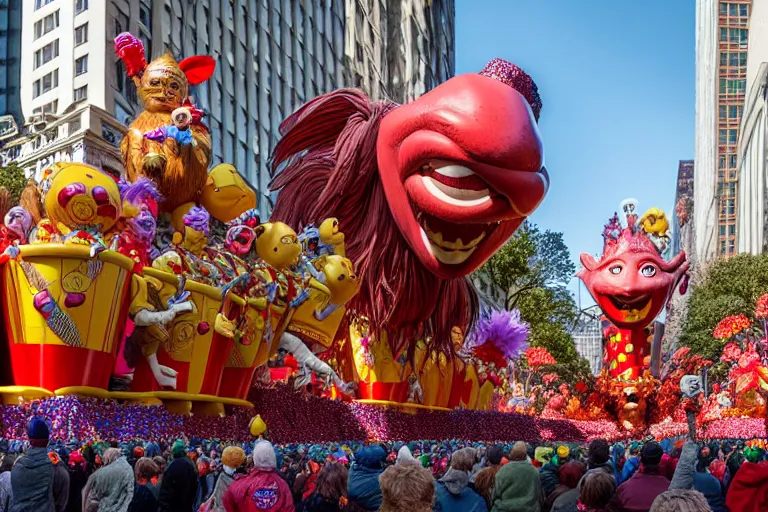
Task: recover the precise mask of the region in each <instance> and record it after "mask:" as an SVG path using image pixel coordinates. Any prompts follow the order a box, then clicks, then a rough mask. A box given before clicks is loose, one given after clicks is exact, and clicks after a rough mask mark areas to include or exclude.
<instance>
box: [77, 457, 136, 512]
mask: <svg viewBox="0 0 768 512" xmlns="http://www.w3.org/2000/svg"><path fill="white" fill-rule="evenodd" d="M133 487H134V480H133V468H132V467H131V465H130V464H128V461H127V460H126V458H125V457H118V458H117V460H115V461H114V462H113V463H111V464H108V465H106V466H104V467H103V468H100V469H98V470H97V471H96V472H95V473H94V474H92V475H91V476H90V478H88V482H87V483H86V484H85V487H84V488H83V512H126V511H127V510H128V506H129V505H130V504H131V500H132V499H133Z"/></svg>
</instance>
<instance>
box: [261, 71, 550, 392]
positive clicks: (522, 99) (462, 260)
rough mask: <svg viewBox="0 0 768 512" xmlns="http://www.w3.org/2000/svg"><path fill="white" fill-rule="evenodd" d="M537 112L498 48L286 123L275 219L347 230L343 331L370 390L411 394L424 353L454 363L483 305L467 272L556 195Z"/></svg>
mask: <svg viewBox="0 0 768 512" xmlns="http://www.w3.org/2000/svg"><path fill="white" fill-rule="evenodd" d="M540 110H541V100H540V99H539V95H538V91H537V88H536V85H535V84H534V82H533V81H532V80H531V78H530V77H529V76H528V75H526V74H525V73H524V72H523V71H522V70H521V69H520V68H518V67H517V66H515V65H513V64H511V63H508V62H506V61H502V60H499V59H496V60H493V61H491V62H490V63H489V64H488V65H487V66H486V68H485V69H484V70H483V71H482V72H481V73H479V74H466V75H460V76H456V77H454V78H452V79H450V80H448V81H447V82H445V83H444V84H442V85H440V86H438V87H436V88H435V89H434V90H432V91H430V92H428V93H426V94H425V95H423V96H422V97H420V98H418V99H416V100H414V101H413V102H411V103H408V104H405V105H395V104H392V103H389V102H374V101H372V100H371V99H370V98H368V97H367V96H365V95H364V94H363V93H362V92H360V91H357V90H339V91H334V92H332V93H329V94H326V95H324V96H320V97H318V98H316V99H314V100H312V101H310V102H309V103H307V104H306V105H304V106H303V107H301V108H300V109H299V110H298V111H297V112H296V113H295V114H293V115H292V116H290V117H289V118H288V119H287V120H286V121H285V122H284V123H283V124H282V126H281V133H282V139H281V140H280V142H279V143H278V145H277V147H276V149H275V153H274V158H273V161H272V165H273V169H274V170H275V171H277V170H278V169H281V170H280V173H279V174H278V175H277V176H276V178H275V179H274V181H273V182H272V185H271V189H272V190H274V191H279V196H278V199H277V202H276V205H275V209H274V212H273V218H274V219H277V220H280V221H284V222H286V223H288V224H289V225H291V226H293V227H294V228H296V229H299V228H301V227H302V226H306V225H309V224H319V223H320V222H321V221H322V220H323V219H324V218H326V217H329V216H332V217H334V218H337V219H338V221H339V226H340V228H341V229H342V230H343V231H344V232H345V233H346V235H347V238H348V240H349V242H348V243H347V244H346V255H347V257H349V258H350V259H351V260H352V262H353V263H354V265H355V268H356V269H357V271H358V274H359V277H360V292H359V293H358V294H357V295H356V296H355V297H354V298H352V300H350V302H349V304H348V305H347V307H348V313H347V318H346V321H345V322H344V324H345V325H344V326H343V328H342V330H340V332H339V333H338V335H337V338H339V339H340V340H341V342H342V343H341V344H340V345H341V347H342V348H341V350H344V351H346V352H345V354H346V356H345V357H346V358H347V359H349V360H351V361H352V362H353V365H352V368H351V369H350V370H351V371H350V372H349V373H348V375H349V376H350V377H352V378H354V380H355V381H357V382H358V383H359V396H360V397H362V398H363V399H373V400H379V401H391V402H398V403H399V402H404V401H406V399H407V397H408V394H409V389H410V387H411V385H412V384H414V382H413V380H414V378H415V379H417V380H418V379H421V375H419V374H418V371H419V366H421V365H419V364H418V359H422V361H423V360H424V358H425V357H426V358H427V359H428V360H429V359H431V358H435V360H436V361H437V363H436V364H437V365H438V367H440V368H441V369H442V370H443V371H444V372H453V371H454V369H453V367H451V368H450V369H449V366H451V365H452V363H451V360H452V358H453V354H454V352H455V348H454V343H453V342H452V336H451V333H452V330H453V329H454V328H458V329H459V330H461V331H462V332H467V328H468V327H469V326H470V324H471V323H472V322H473V320H474V316H475V314H476V308H477V299H476V295H475V292H474V290H473V288H472V285H471V284H470V282H469V281H468V279H467V277H466V276H467V275H468V274H469V273H470V272H472V271H473V270H475V269H476V268H478V267H479V266H480V265H481V264H482V263H483V262H485V261H486V260H487V259H488V258H489V257H490V256H491V255H492V254H493V253H494V251H496V250H497V249H498V248H499V247H500V246H501V245H502V244H503V243H504V242H505V241H506V240H507V239H508V238H509V237H510V236H511V235H512V234H513V233H514V231H515V230H516V229H517V228H518V227H519V226H520V224H521V223H522V221H523V220H524V219H525V218H526V217H527V216H528V215H530V214H531V213H532V212H533V211H534V210H535V209H536V207H537V206H538V205H539V204H540V203H541V201H542V199H543V198H544V195H545V194H546V192H547V188H548V185H549V177H548V175H547V172H546V169H545V168H544V166H543V161H544V155H543V148H542V142H541V137H540V135H539V132H538V128H537V124H536V122H537V119H538V116H539V112H540ZM491 133H492V135H493V136H489V134H491ZM462 341H463V338H462ZM420 354H421V355H420ZM462 370H463V369H462ZM409 380H410V383H409ZM437 380H440V379H437ZM461 380H462V383H461V384H462V385H463V380H464V377H462V379H461ZM450 395H451V393H450V392H446V393H443V394H442V396H446V397H450ZM434 405H443V406H446V405H451V404H449V403H447V402H446V403H442V404H434ZM453 405H458V402H457V403H455V404H453Z"/></svg>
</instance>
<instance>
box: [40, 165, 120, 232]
mask: <svg viewBox="0 0 768 512" xmlns="http://www.w3.org/2000/svg"><path fill="white" fill-rule="evenodd" d="M121 208H122V205H121V201H120V190H119V189H118V187H117V183H116V182H115V180H114V179H112V178H111V177H110V176H108V175H107V174H106V173H104V172H103V171H101V170H99V169H97V168H95V167H92V166H90V165H86V164H80V163H70V164H61V165H60V167H59V169H57V170H56V171H55V172H54V173H53V174H52V175H51V182H50V188H49V189H48V191H47V192H46V194H45V210H46V212H47V213H48V218H49V219H50V220H51V222H52V223H53V225H54V226H58V225H59V224H61V225H64V226H66V227H67V228H69V229H71V230H74V229H79V228H82V227H88V228H96V229H98V230H99V231H101V232H102V233H103V232H106V231H109V229H110V228H112V226H114V225H115V222H117V219H118V218H120V215H121Z"/></svg>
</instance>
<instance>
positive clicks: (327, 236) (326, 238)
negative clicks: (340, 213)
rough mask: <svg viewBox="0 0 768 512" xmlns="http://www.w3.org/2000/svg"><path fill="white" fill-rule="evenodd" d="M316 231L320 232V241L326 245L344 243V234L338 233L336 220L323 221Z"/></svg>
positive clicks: (337, 221)
mask: <svg viewBox="0 0 768 512" xmlns="http://www.w3.org/2000/svg"><path fill="white" fill-rule="evenodd" d="M318 231H320V240H322V241H323V242H324V243H326V244H330V245H338V244H342V243H344V233H342V232H341V231H339V220H338V219H334V218H330V219H325V220H324V221H323V222H322V224H320V228H318Z"/></svg>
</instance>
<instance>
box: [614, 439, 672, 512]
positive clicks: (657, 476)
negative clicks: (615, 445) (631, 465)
mask: <svg viewBox="0 0 768 512" xmlns="http://www.w3.org/2000/svg"><path fill="white" fill-rule="evenodd" d="M663 455H664V450H663V449H662V448H661V445H660V444H659V443H657V442H655V441H650V442H647V443H645V444H644V445H643V448H642V450H640V469H639V470H638V471H637V473H635V474H634V475H632V478H630V479H629V480H627V481H626V482H624V483H623V484H621V485H620V486H619V488H618V489H617V490H616V495H615V496H614V500H613V502H612V504H613V508H614V509H616V510H620V511H627V512H648V511H649V510H650V509H651V505H652V504H653V500H655V499H656V497H657V496H658V495H659V494H661V493H663V492H664V491H666V490H667V489H668V488H669V480H668V479H667V477H665V476H664V475H662V474H661V472H660V468H659V465H660V464H661V458H662V456H663Z"/></svg>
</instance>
